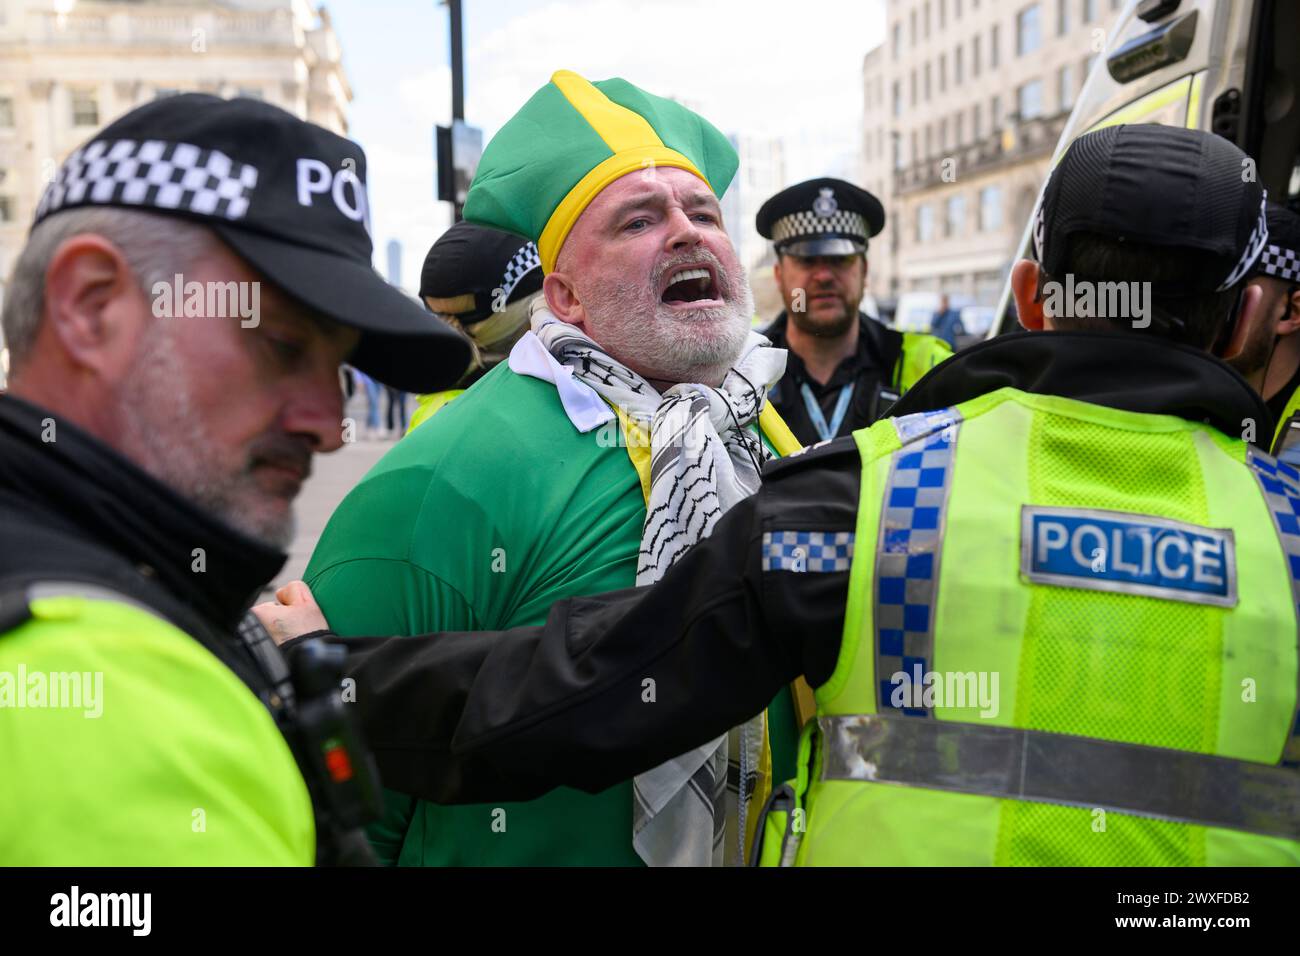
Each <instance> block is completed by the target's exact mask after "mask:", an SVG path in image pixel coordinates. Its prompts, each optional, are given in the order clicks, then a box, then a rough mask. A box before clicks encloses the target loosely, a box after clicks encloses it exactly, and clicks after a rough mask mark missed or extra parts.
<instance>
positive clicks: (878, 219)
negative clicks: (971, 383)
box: [757, 179, 951, 445]
mask: <svg viewBox="0 0 1300 956" xmlns="http://www.w3.org/2000/svg"><path fill="white" fill-rule="evenodd" d="M757 226H758V232H759V234H760V235H762V236H763V237H764V238H767V239H771V240H772V242H773V244H774V246H775V249H776V265H775V266H774V267H773V273H774V274H775V276H776V284H777V288H779V289H780V290H781V298H782V299H783V300H784V301H785V310H784V311H783V312H782V313H781V314H780V315H779V316H778V317H777V319H776V321H775V322H773V323H772V325H771V326H769V327H768V328H767V329H765V330H764V333H763V334H764V335H766V336H767V337H768V338H769V339H771V340H772V344H773V345H776V346H777V347H778V348H785V349H788V350H789V352H790V355H789V359H788V361H787V364H786V374H785V377H784V378H782V379H781V381H780V383H779V384H778V385H777V387H776V388H775V389H773V390H772V404H773V405H775V406H776V408H777V411H778V412H780V414H781V417H782V418H783V419H784V420H785V421H786V422H787V423H788V424H789V426H790V429H791V431H793V432H794V434H795V437H796V438H798V439H799V441H800V442H801V443H803V444H805V445H811V444H813V443H815V442H819V441H825V440H826V439H828V438H834V437H835V436H837V435H847V434H849V433H850V432H852V431H854V430H856V429H858V428H862V427H863V426H865V425H870V424H871V423H872V422H874V421H875V420H876V419H877V418H879V417H880V416H882V415H884V414H885V413H886V412H887V411H888V410H889V406H890V405H892V404H893V403H894V402H896V401H897V400H898V398H899V396H900V395H902V394H903V393H904V392H905V391H907V389H909V388H910V387H911V386H912V384H913V383H914V382H915V381H916V380H917V379H919V378H920V377H921V376H922V375H924V374H925V373H926V372H928V371H929V370H930V369H931V368H932V367H933V366H934V365H935V364H936V363H938V362H941V361H943V359H945V358H946V357H947V356H948V355H950V354H951V349H950V348H949V347H948V346H946V345H944V344H943V343H942V342H940V341H939V340H938V339H936V338H934V337H933V336H929V335H919V334H916V333H913V332H895V331H894V330H892V329H887V328H885V327H884V326H883V325H881V324H880V323H879V322H877V321H875V320H874V319H872V318H870V317H868V316H867V315H866V313H864V312H862V311H861V309H860V306H861V303H862V296H863V295H864V294H865V292H866V286H867V243H868V240H869V239H870V238H871V237H872V236H874V235H876V234H877V233H878V232H880V230H881V229H883V228H884V226H885V210H884V207H882V206H881V205H880V200H878V199H877V198H876V197H875V196H873V195H871V193H869V192H867V191H866V190H865V189H860V188H858V187H857V186H854V185H853V184H852V183H847V182H845V181H844V180H842V179H813V180H810V181H808V182H805V183H799V184H798V185H795V186H791V187H790V188H788V189H784V190H782V191H781V192H779V193H777V194H776V195H775V196H773V197H772V198H771V199H769V200H768V201H767V202H765V203H764V204H763V206H762V208H760V209H759V210H758V219H757Z"/></svg>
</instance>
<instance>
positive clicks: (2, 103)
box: [0, 96, 14, 129]
mask: <svg viewBox="0 0 1300 956" xmlns="http://www.w3.org/2000/svg"><path fill="white" fill-rule="evenodd" d="M13 125H14V101H13V99H12V98H10V97H8V96H0V129H12V128H13Z"/></svg>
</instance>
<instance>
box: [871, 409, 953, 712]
mask: <svg viewBox="0 0 1300 956" xmlns="http://www.w3.org/2000/svg"><path fill="white" fill-rule="evenodd" d="M961 420H962V418H961V413H960V412H958V411H957V410H956V409H955V408H945V409H941V410H939V411H935V412H922V413H920V414H917V415H904V416H903V417H901V418H896V419H893V422H894V428H895V430H896V431H897V432H898V437H899V439H900V440H901V441H902V442H903V447H902V448H900V449H899V450H898V451H896V452H894V454H893V456H892V457H891V459H890V463H889V478H888V480H887V482H886V484H885V495H884V501H883V502H882V505H881V515H880V537H879V541H878V543H877V548H876V568H875V572H876V573H875V582H874V585H875V587H874V600H873V602H872V603H873V619H874V621H875V629H876V681H877V688H878V692H877V699H876V705H877V708H878V710H879V711H880V712H881V713H891V712H892V713H897V712H898V711H900V710H901V711H902V713H904V714H906V715H908V716H911V717H928V716H930V711H929V710H928V709H926V708H923V707H901V708H899V707H895V706H894V704H893V702H892V701H891V696H892V695H893V693H894V690H895V688H896V687H898V686H899V684H896V683H894V681H893V680H892V679H891V677H892V675H894V674H897V673H899V672H902V673H904V674H906V675H908V678H909V679H910V678H911V675H913V673H914V672H915V669H916V667H917V666H918V665H919V667H920V669H921V671H922V672H925V671H926V670H928V669H929V667H930V663H931V661H932V660H933V657H934V603H935V597H936V596H937V594H938V591H939V559H940V557H941V555H942V551H943V528H944V521H945V517H946V515H947V510H948V495H949V490H950V487H951V479H952V462H953V454H954V451H955V450H956V443H957V432H958V429H959V427H960V423H961ZM907 699H909V700H911V699H912V697H911V695H910V694H909V695H908V696H907Z"/></svg>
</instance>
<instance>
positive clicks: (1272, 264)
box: [1255, 243, 1300, 282]
mask: <svg viewBox="0 0 1300 956" xmlns="http://www.w3.org/2000/svg"><path fill="white" fill-rule="evenodd" d="M1255 271H1256V272H1259V273H1263V274H1264V275H1269V276H1273V277H1274V278H1275V279H1284V280H1285V281H1287V282H1300V255H1296V253H1295V250H1293V249H1283V248H1282V247H1281V246H1275V245H1273V244H1272V243H1269V244H1268V245H1267V246H1265V247H1264V251H1263V252H1262V253H1260V256H1259V262H1258V263H1257V264H1256V266H1255Z"/></svg>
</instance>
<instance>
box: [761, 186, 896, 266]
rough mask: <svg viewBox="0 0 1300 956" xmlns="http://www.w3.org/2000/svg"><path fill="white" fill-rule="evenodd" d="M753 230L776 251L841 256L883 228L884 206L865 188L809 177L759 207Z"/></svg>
mask: <svg viewBox="0 0 1300 956" xmlns="http://www.w3.org/2000/svg"><path fill="white" fill-rule="evenodd" d="M755 225H756V226H757V227H758V233H759V235H761V236H762V237H763V238H764V239H771V240H772V242H773V243H774V244H775V245H776V251H777V252H778V253H782V254H786V255H792V256H842V255H851V254H853V253H860V252H866V251H867V241H868V240H869V239H870V238H871V237H872V236H874V235H876V234H877V233H878V232H880V230H881V229H884V228H885V207H884V206H882V205H881V204H880V200H879V199H877V198H876V197H875V196H873V195H871V193H869V192H867V191H866V190H865V189H861V188H859V187H857V186H855V185H853V184H852V183H847V182H845V181H844V180H842V179H831V178H827V177H823V178H821V179H810V180H808V181H807V182H803V183H797V184H796V185H794V186H790V187H789V188H787V189H783V190H781V191H780V192H779V193H777V194H776V195H775V196H773V197H772V198H771V199H769V200H768V201H767V202H765V203H763V205H762V207H761V208H760V209H759V210H758V216H757V217H756V220H755Z"/></svg>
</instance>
